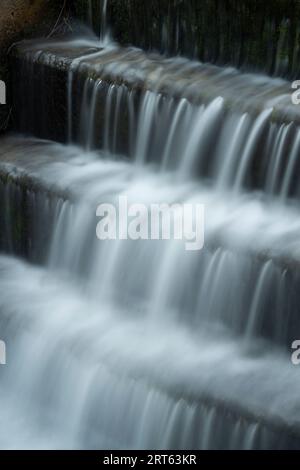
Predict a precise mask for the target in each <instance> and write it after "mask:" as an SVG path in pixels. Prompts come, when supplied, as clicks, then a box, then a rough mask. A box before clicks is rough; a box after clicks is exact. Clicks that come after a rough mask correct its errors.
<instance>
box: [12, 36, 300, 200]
mask: <svg viewBox="0 0 300 470" xmlns="http://www.w3.org/2000/svg"><path fill="white" fill-rule="evenodd" d="M96 46H97V42H95V41H92V40H91V41H90V42H89V41H86V40H85V41H80V40H78V41H75V42H70V43H66V42H64V43H63V44H60V43H46V44H43V45H42V46H41V45H35V44H31V43H25V44H24V45H20V46H19V47H18V48H17V49H15V52H14V66H15V67H16V70H18V75H17V76H18V77H19V76H21V77H24V78H25V77H28V76H30V77H31V80H30V82H29V83H27V82H26V80H21V85H20V83H19V81H18V83H16V84H15V90H16V91H15V94H14V96H15V107H16V109H17V110H20V112H19V113H18V114H17V115H18V121H17V127H18V128H19V129H22V130H27V131H28V132H33V130H34V132H35V134H37V135H39V136H40V137H43V138H45V137H46V138H54V139H58V140H61V141H64V140H69V141H73V140H74V141H76V142H77V143H80V144H81V145H82V146H84V147H85V148H86V149H88V150H89V149H94V148H97V147H98V148H102V149H104V150H105V151H107V152H109V153H114V154H123V155H127V156H128V157H129V158H131V159H133V160H136V161H137V162H139V163H141V164H142V163H144V162H152V163H156V164H159V165H160V166H161V168H162V169H170V168H173V169H176V170H178V173H179V174H180V175H181V176H182V177H191V176H193V175H194V176H195V175H198V176H200V177H208V178H210V179H213V180H214V181H215V182H216V185H217V186H218V187H232V186H233V187H234V188H235V189H236V190H237V191H239V190H240V189H241V188H243V187H244V186H245V187H250V188H259V189H264V190H265V191H266V192H267V193H269V194H277V195H278V196H280V197H281V198H282V199H285V198H286V197H288V196H290V195H296V196H298V194H299V191H300V190H299V186H298V180H296V179H295V175H296V173H297V171H298V166H299V162H298V161H297V160H298V159H297V154H298V149H299V145H300V138H299V135H300V134H299V116H300V114H299V108H298V107H297V106H295V105H293V104H292V101H291V91H292V90H291V85H290V83H289V82H286V81H284V80H281V79H269V78H268V77H265V76H261V75H253V74H241V73H239V72H238V71H237V70H235V69H230V68H228V69H222V68H219V67H215V66H212V65H208V64H200V63H197V62H190V61H187V60H185V59H165V58H163V57H161V56H158V55H152V56H148V55H146V54H144V53H143V52H142V51H138V50H134V49H119V48H118V47H115V46H111V47H109V48H105V49H99V48H98V49H97V47H96ZM54 82H55V83H56V86H55V87H54V86H53V83H54ZM22 84H23V85H22ZM57 84H59V85H58V86H57ZM70 94H71V96H72V102H70V99H69V98H68V97H69V96H70ZM73 95H75V99H74V98H73ZM41 99H42V100H43V103H41V101H40V100H41ZM39 106H46V107H47V109H48V113H47V115H46V116H44V120H42V119H40V117H39V113H38V110H37V108H39ZM53 122H57V123H59V126H58V127H55V128H54V129H55V131H54V132H55V133H54V134H53V131H52V129H53V125H52V123H53ZM49 130H51V131H49ZM49 132H50V133H49ZM229 135H230V138H229ZM150 140H151V146H150V145H149V142H150ZM224 149H225V153H224Z"/></svg>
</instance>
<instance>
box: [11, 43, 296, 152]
mask: <svg viewBox="0 0 300 470" xmlns="http://www.w3.org/2000/svg"><path fill="white" fill-rule="evenodd" d="M11 61H12V67H13V71H14V87H13V90H14V92H13V96H14V115H15V121H16V126H17V128H18V129H21V130H23V131H24V130H25V131H26V130H27V131H31V132H32V133H35V134H36V135H38V136H39V137H43V138H52V139H53V140H59V141H65V140H66V139H67V138H68V122H67V121H68V91H69V92H70V87H72V90H73V93H72V115H73V120H72V128H73V138H74V139H76V138H80V132H78V130H79V129H80V126H81V124H82V123H81V122H80V119H81V117H82V115H81V111H82V106H83V105H84V99H85V98H86V97H85V96H84V94H85V93H86V94H87V93H88V92H89V89H87V85H88V84H87V80H88V79H90V84H89V87H93V86H96V85H97V83H98V82H99V81H101V83H102V84H103V89H101V90H99V91H100V92H99V94H98V95H97V104H96V110H95V116H96V118H95V120H96V129H98V132H99V134H100V130H99V129H101V124H102V125H103V122H102V120H103V118H104V117H103V115H102V116H101V110H102V113H103V110H104V109H105V102H106V100H107V87H109V85H114V86H115V87H117V88H118V87H123V88H126V89H127V90H128V93H129V94H130V93H131V95H132V96H134V99H133V103H132V105H133V106H134V107H135V106H136V107H139V106H140V105H141V99H142V98H143V97H144V95H143V92H145V91H147V90H148V91H153V92H155V93H160V94H162V95H165V96H166V97H172V98H174V99H178V100H179V99H181V98H185V99H186V100H187V101H188V102H190V103H193V104H196V105H201V104H207V103H209V102H211V101H212V100H213V99H215V98H217V97H221V98H223V99H224V102H225V108H226V109H229V110H232V111H236V112H238V113H240V114H243V113H247V112H248V113H250V114H252V115H254V116H255V115H257V114H258V113H260V112H262V111H263V110H264V109H267V108H272V109H273V112H272V114H271V116H270V120H271V121H274V122H278V123H287V124H288V123H291V122H295V123H296V124H298V123H300V109H299V107H297V106H295V105H293V104H292V101H291V94H292V91H293V90H292V89H291V83H290V82H288V81H285V80H282V79H280V78H270V77H267V76H263V75H255V74H243V73H240V72H239V71H237V70H236V69H233V68H221V67H217V66H214V65H210V64H201V63H199V62H193V61H191V60H188V59H184V58H179V57H177V58H173V59H172V58H166V57H164V56H161V55H158V54H147V53H145V52H143V51H141V50H137V49H132V48H131V49H130V48H120V47H117V46H113V45H112V46H110V47H107V48H105V49H101V48H100V47H99V43H98V42H97V41H95V40H90V41H89V40H80V39H78V40H72V41H67V40H65V41H64V42H61V43H60V42H54V41H48V42H45V43H41V42H40V43H38V42H30V41H26V42H22V43H19V44H18V45H16V46H15V47H14V48H13V50H12V54H11ZM71 71H73V73H71ZM105 84H106V88H105V86H104V85H105ZM118 105H119V109H120V113H121V115H122V129H123V132H121V134H123V135H121V136H120V137H119V140H120V141H123V148H122V146H121V149H123V150H124V148H125V149H126V148H127V149H128V139H129V137H128V126H129V123H128V121H129V119H130V116H129V113H130V111H128V104H127V105H126V104H125V103H124V100H123V99H121V100H120V103H119V104H118ZM44 110H47V112H45V111H44ZM96 111H99V112H96ZM53 123H55V124H56V125H55V126H54V125H52V124H53ZM57 124H58V125H57ZM100 140H101V139H100ZM99 143H100V145H101V144H103V142H102V143H101V142H99Z"/></svg>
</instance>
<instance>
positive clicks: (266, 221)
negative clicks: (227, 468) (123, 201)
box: [0, 2, 300, 449]
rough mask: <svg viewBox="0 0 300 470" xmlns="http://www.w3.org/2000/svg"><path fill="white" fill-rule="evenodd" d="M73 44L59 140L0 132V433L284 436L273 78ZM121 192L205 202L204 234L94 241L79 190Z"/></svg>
mask: <svg viewBox="0 0 300 470" xmlns="http://www.w3.org/2000/svg"><path fill="white" fill-rule="evenodd" d="M105 3H106V2H105ZM105 3H104V4H103V5H104V6H103V8H105ZM102 18H103V21H105V17H104V15H103V16H102ZM102 31H107V29H106V28H102ZM103 34H104V35H105V37H107V34H108V33H107V32H105V33H104V32H103ZM102 39H103V38H102ZM82 46H83V43H82V42H80V41H79V42H76V41H74V42H73V43H71V44H68V48H71V49H72V48H73V50H74V49H76V48H78V47H82ZM90 46H91V47H92V46H93V47H94V48H96V50H95V51H90V52H89V54H86V55H83V56H81V57H80V58H76V59H74V60H73V61H72V63H71V68H70V70H71V72H69V81H68V119H69V123H68V126H67V127H68V134H69V144H68V145H62V144H58V143H54V142H50V141H45V140H39V139H36V138H34V137H32V138H29V137H25V138H24V137H23V136H20V135H19V136H11V137H7V138H6V139H3V140H2V142H1V147H0V196H1V197H0V200H1V226H2V235H1V246H2V251H3V253H6V254H3V255H2V256H1V258H0V273H1V275H0V312H1V315H0V334H1V339H3V340H5V341H6V344H7V362H8V364H7V366H5V367H2V368H1V376H0V377H1V392H0V395H1V405H0V419H1V420H2V424H3V426H2V429H3V431H1V433H0V446H1V447H2V448H96V449H101V448H104V449H105V448H111V449H114V448H121V449H126V448H147V449H153V448H155V449H193V448H198V449H280V448H289V449H294V448H299V444H300V427H299V426H300V413H299V404H298V403H299V398H298V390H299V386H300V375H299V374H298V371H297V369H296V368H295V367H294V366H293V365H292V363H291V361H290V351H289V348H290V344H291V341H293V340H294V339H295V335H296V336H297V331H299V328H300V320H299V315H298V306H299V301H300V299H299V295H300V294H299V289H298V286H299V281H300V279H299V277H300V271H299V262H300V242H299V229H300V213H299V208H298V204H297V200H298V198H299V192H300V188H299V182H298V179H297V174H298V170H299V158H298V155H299V146H300V137H299V136H300V129H299V116H298V111H297V109H295V107H293V106H292V105H291V102H290V95H289V83H288V82H286V81H284V80H282V79H271V78H269V77H267V76H262V75H254V74H241V73H240V72H238V71H237V70H235V69H232V68H218V67H215V66H212V65H209V64H201V63H197V62H191V61H188V60H186V59H181V58H176V59H166V58H161V57H160V56H157V55H155V54H154V55H151V56H147V55H146V54H144V53H143V52H142V51H139V50H136V49H126V50H124V49H123V50H122V49H120V48H119V47H118V46H116V45H113V44H111V43H110V44H109V45H107V46H106V47H105V48H104V49H103V47H102V46H103V41H102V44H101V47H99V42H94V41H92V42H91V43H90ZM41 47H42V46H40V45H39V46H38V51H37V50H34V51H33V52H32V51H31V52H30V54H33V56H34V57H35V56H36V55H39V57H40V49H41ZM49 47H50V48H51V47H54V48H56V50H57V48H62V47H66V44H65V43H64V45H58V44H55V45H53V44H52V46H49ZM47 54H49V51H48V52H47ZM31 57H32V56H31ZM49 57H50V55H49ZM49 60H50V59H49ZM84 69H87V70H88V71H93V74H88V75H87V77H86V79H85V80H83V82H82V83H81V91H82V93H81V95H80V96H81V103H80V120H79V126H75V123H74V119H73V116H74V112H73V111H74V106H75V103H74V100H75V97H74V96H75V90H78V83H77V78H78V76H79V74H80V73H81V72H82V70H84ZM26 73H29V72H28V69H26ZM95 77H96V78H95ZM120 77H121V78H120ZM31 92H32V94H31V95H30V96H31V98H32V99H33V101H34V90H31ZM24 130H26V123H24ZM121 195H123V196H124V195H126V196H127V197H128V201H129V203H140V204H145V205H146V206H147V207H149V206H150V205H151V204H153V203H169V204H173V203H178V202H179V203H201V204H204V205H205V212H206V215H205V247H204V249H203V250H202V251H200V252H188V251H186V250H185V249H184V242H183V241H176V240H169V241H166V240H165V241H150V240H136V241H133V240H131V241H129V240H118V241H109V240H107V241H102V242H100V241H99V240H97V238H96V224H97V218H96V208H97V206H98V204H99V203H102V202H103V203H111V204H115V205H117V202H118V198H119V196H121ZM24 227H26V237H27V244H26V247H24V246H23V245H22V243H21V241H20V237H22V234H23V233H24V230H25V229H24ZM22 251H26V255H27V258H28V260H27V262H25V261H21V260H20V259H17V258H16V257H15V256H14V255H15V254H16V253H18V252H22ZM9 254H10V255H11V256H8V255H9Z"/></svg>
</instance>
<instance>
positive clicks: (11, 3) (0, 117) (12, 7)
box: [0, 0, 68, 132]
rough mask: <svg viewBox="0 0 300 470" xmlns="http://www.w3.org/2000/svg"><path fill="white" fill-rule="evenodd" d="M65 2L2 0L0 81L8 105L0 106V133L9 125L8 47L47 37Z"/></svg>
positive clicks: (0, 15) (58, 0) (55, 0)
mask: <svg viewBox="0 0 300 470" xmlns="http://www.w3.org/2000/svg"><path fill="white" fill-rule="evenodd" d="M67 3H68V2H64V0H51V1H50V0H1V5H0V80H3V81H5V82H6V84H7V91H8V104H7V105H6V106H4V105H1V106H0V132H1V131H3V130H4V129H5V128H6V126H7V124H8V117H9V113H10V107H9V101H10V99H9V91H10V78H9V73H8V64H7V51H8V49H9V47H10V46H11V44H13V43H14V42H15V41H18V40H20V39H23V38H28V37H35V36H48V35H49V34H50V33H51V31H52V29H53V27H54V26H55V23H56V20H57V18H58V17H59V14H60V12H61V11H62V7H63V6H67Z"/></svg>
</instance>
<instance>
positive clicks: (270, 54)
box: [75, 0, 300, 77]
mask: <svg viewBox="0 0 300 470" xmlns="http://www.w3.org/2000/svg"><path fill="white" fill-rule="evenodd" d="M89 2H92V4H93V12H94V29H95V30H96V31H98V30H99V24H100V23H99V11H100V7H99V5H100V2H99V0H75V7H76V13H77V15H78V16H79V17H80V18H81V19H83V20H87V18H88V8H89ZM108 17H109V21H110V24H111V26H112V29H113V32H114V37H115V39H116V40H117V41H119V42H120V43H121V44H133V45H135V46H138V47H143V48H145V49H156V50H159V51H161V52H166V53H168V54H183V55H186V56H189V57H196V58H198V59H200V60H203V61H210V62H214V63H218V64H231V65H234V66H238V67H240V68H244V69H250V70H259V71H265V72H267V73H270V74H272V75H281V76H288V77H297V76H299V74H300V1H299V0H108Z"/></svg>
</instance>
